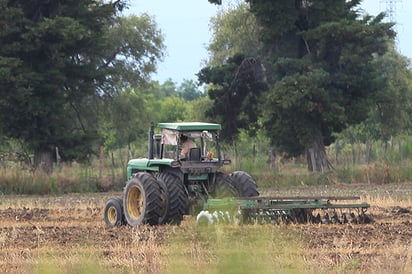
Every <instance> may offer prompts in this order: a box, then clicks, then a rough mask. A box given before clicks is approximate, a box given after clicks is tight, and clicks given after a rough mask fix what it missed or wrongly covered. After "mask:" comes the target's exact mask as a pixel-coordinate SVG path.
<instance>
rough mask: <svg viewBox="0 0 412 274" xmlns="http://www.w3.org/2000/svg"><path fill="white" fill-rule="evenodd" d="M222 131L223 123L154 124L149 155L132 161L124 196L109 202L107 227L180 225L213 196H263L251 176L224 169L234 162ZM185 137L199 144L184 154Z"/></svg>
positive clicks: (150, 132) (151, 129)
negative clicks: (223, 145)
mask: <svg viewBox="0 0 412 274" xmlns="http://www.w3.org/2000/svg"><path fill="white" fill-rule="evenodd" d="M220 131H221V125H220V124H215V123H204V122H182V123H159V124H157V126H156V127H154V126H153V125H152V126H151V127H150V130H149V138H148V155H147V158H138V159H132V160H130V161H129V162H128V165H127V178H128V181H127V182H126V185H125V187H124V190H123V194H122V197H118V198H111V199H109V200H108V201H107V202H106V205H105V208H104V220H105V222H106V224H107V226H109V227H114V226H119V225H123V224H128V225H130V226H138V225H144V224H149V225H158V224H179V223H180V222H181V221H182V219H183V216H184V215H185V214H192V215H193V214H197V213H199V212H200V211H201V210H202V209H203V207H204V205H205V204H206V203H207V201H208V200H209V199H211V198H212V199H222V198H227V197H239V198H247V197H256V196H258V195H259V192H258V189H257V184H256V182H255V181H254V180H253V178H252V177H251V176H250V175H249V174H247V173H246V172H243V171H235V172H232V173H229V174H228V173H225V172H222V171H221V170H222V167H223V166H224V165H229V164H230V163H231V161H230V160H229V159H226V157H223V156H222V152H221V148H220V143H219V133H220ZM182 137H184V138H186V139H190V140H191V141H192V142H193V143H194V144H195V147H192V148H190V150H189V151H188V154H187V155H181V152H182V148H183V143H182V140H183V139H184V138H182Z"/></svg>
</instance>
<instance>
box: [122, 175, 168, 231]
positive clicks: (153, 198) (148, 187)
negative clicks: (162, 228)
mask: <svg viewBox="0 0 412 274" xmlns="http://www.w3.org/2000/svg"><path fill="white" fill-rule="evenodd" d="M123 209H124V217H125V219H126V221H127V223H128V224H129V225H130V226H137V225H141V224H150V225H157V224H158V222H159V217H160V214H161V196H160V187H159V184H158V183H157V182H156V179H155V178H154V177H153V176H152V175H151V174H149V173H145V172H139V173H137V174H136V176H135V177H134V178H132V179H130V180H129V181H128V182H127V183H126V187H125V188H124V193H123Z"/></svg>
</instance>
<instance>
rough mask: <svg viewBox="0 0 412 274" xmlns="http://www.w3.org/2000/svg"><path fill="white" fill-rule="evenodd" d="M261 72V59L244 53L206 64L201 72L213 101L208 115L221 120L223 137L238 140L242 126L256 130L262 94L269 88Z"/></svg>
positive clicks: (201, 80)
mask: <svg viewBox="0 0 412 274" xmlns="http://www.w3.org/2000/svg"><path fill="white" fill-rule="evenodd" d="M261 76H262V67H261V66H260V62H259V61H258V60H255V59H253V58H252V59H249V58H247V57H245V56H244V55H241V54H239V55H236V56H234V57H233V58H230V59H229V60H228V61H227V63H226V64H224V65H222V66H217V67H213V66H211V67H205V68H203V69H202V70H201V71H200V72H199V74H198V77H199V82H200V83H204V84H209V85H210V87H209V89H208V94H209V97H210V99H211V100H212V101H213V106H212V108H211V109H209V110H208V111H207V112H206V115H207V116H208V117H210V118H212V119H214V120H215V121H217V122H219V123H221V124H222V127H223V128H224V131H222V135H221V137H222V139H223V140H227V141H232V140H235V139H236V138H237V135H238V133H239V130H240V129H245V130H247V131H248V132H249V134H250V136H253V135H255V134H256V131H257V129H258V118H259V116H260V106H259V96H260V94H261V93H262V92H263V91H264V90H265V89H266V84H265V83H264V82H263V81H262V78H261Z"/></svg>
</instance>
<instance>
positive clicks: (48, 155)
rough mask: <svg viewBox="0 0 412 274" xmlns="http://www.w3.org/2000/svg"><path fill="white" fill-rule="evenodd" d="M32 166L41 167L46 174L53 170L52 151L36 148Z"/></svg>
mask: <svg viewBox="0 0 412 274" xmlns="http://www.w3.org/2000/svg"><path fill="white" fill-rule="evenodd" d="M34 167H35V168H36V169H38V168H41V170H43V171H44V172H46V173H47V174H50V173H51V172H52V171H53V151H51V150H48V149H38V150H37V151H36V152H35V153H34Z"/></svg>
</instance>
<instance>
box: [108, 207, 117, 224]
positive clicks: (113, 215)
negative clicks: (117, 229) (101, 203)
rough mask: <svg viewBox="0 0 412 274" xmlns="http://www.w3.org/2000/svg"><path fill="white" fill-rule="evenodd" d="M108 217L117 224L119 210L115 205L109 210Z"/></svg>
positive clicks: (112, 222)
mask: <svg viewBox="0 0 412 274" xmlns="http://www.w3.org/2000/svg"><path fill="white" fill-rule="evenodd" d="M107 219H108V220H109V222H110V223H111V224H115V223H116V220H117V210H116V208H115V207H114V206H111V207H109V209H108V210H107Z"/></svg>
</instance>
